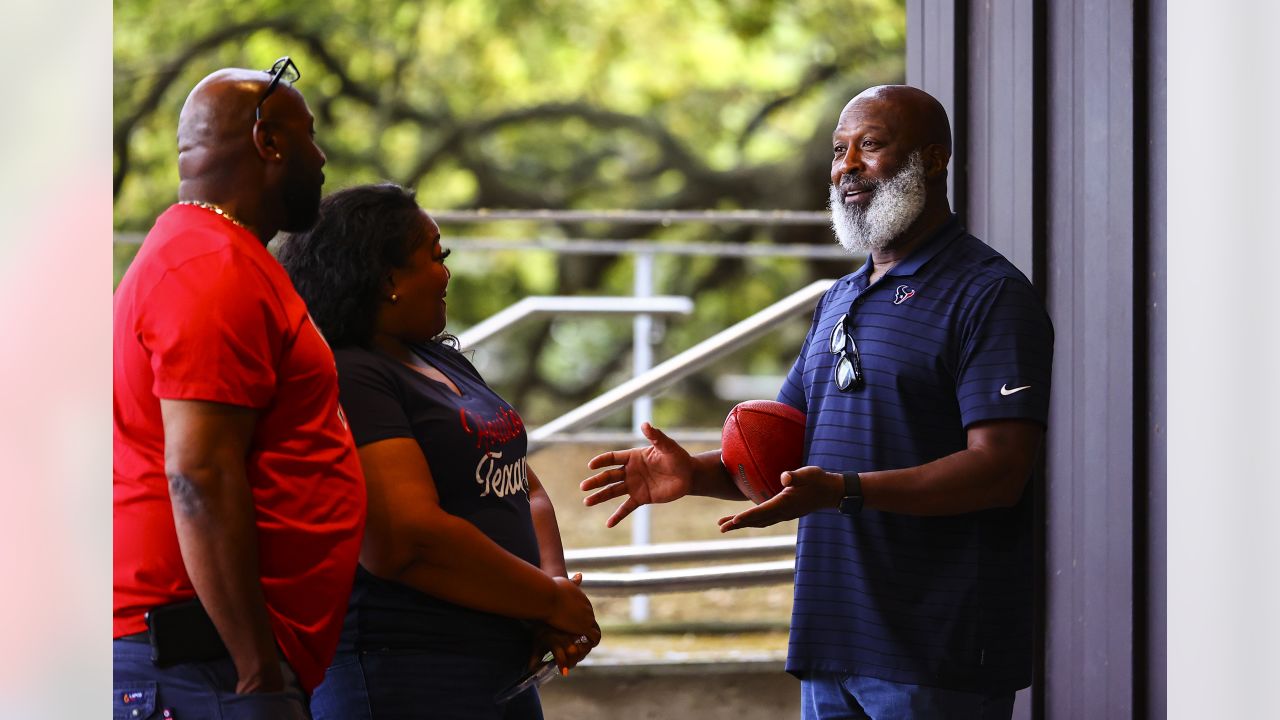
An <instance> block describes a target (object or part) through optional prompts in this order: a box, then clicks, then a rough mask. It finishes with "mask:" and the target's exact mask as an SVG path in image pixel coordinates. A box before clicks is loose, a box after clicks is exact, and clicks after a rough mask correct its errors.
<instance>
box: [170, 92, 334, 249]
mask: <svg viewBox="0 0 1280 720" xmlns="http://www.w3.org/2000/svg"><path fill="white" fill-rule="evenodd" d="M271 79H272V75H271V73H270V72H263V71H260V70H244V69H239V68H229V69H224V70H218V71H217V72H214V73H212V74H210V75H209V76H208V77H206V78H204V79H203V80H201V81H200V82H199V83H198V84H197V85H196V86H195V88H194V89H192V90H191V93H190V95H188V96H187V101H186V103H184V104H183V106H182V112H181V114H180V115H179V116H178V176H179V178H180V180H181V185H180V187H179V190H178V195H179V197H180V198H182V199H184V200H200V201H203V202H210V203H213V204H215V205H218V206H219V207H221V208H222V209H223V210H225V211H227V212H229V213H231V214H232V215H233V216H235V217H237V218H238V219H239V220H240V221H242V222H245V223H247V224H249V225H250V226H251V227H253V228H254V229H255V231H257V232H260V233H261V235H260V237H264V236H265V237H264V240H263V241H264V242H266V240H269V239H270V237H271V235H274V234H275V232H276V231H277V230H280V229H283V230H287V231H298V230H305V229H306V228H307V227H309V226H310V224H311V223H312V222H314V221H315V214H316V212H317V210H318V207H319V203H320V190H321V186H322V185H323V184H324V173H323V171H322V168H323V167H324V163H325V157H324V153H323V152H322V151H321V150H320V148H319V146H317V145H316V143H315V137H314V135H315V118H314V117H313V116H312V115H311V110H310V109H309V108H308V107H307V101H306V100H305V99H304V98H303V97H302V94H301V93H300V92H298V90H297V89H296V88H294V87H293V86H292V85H291V84H290V83H288V82H279V83H277V84H276V85H275V86H274V88H272V90H271V93H270V94H269V95H268V96H267V97H266V99H265V100H263V97H262V96H263V94H264V93H266V91H267V89H268V88H269V87H271ZM259 103H261V110H262V112H261V118H260V119H259V118H258V117H257V114H256V112H255V109H256V108H258V107H259ZM232 209H234V211H233V210H232Z"/></svg>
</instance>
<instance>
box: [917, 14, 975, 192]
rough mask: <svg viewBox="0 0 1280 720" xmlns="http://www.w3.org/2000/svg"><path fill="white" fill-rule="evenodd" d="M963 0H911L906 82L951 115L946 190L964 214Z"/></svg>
mask: <svg viewBox="0 0 1280 720" xmlns="http://www.w3.org/2000/svg"><path fill="white" fill-rule="evenodd" d="M964 5H965V2H964V0H907V84H908V85H914V86H915V87H918V88H920V89H921V90H924V91H926V92H928V93H929V94H930V95H933V96H934V97H935V98H937V99H938V102H941V103H942V106H943V107H944V108H946V109H947V115H948V116H949V117H950V118H951V145H952V148H953V150H952V153H951V167H950V169H949V171H948V173H947V191H948V192H947V194H948V196H949V197H950V198H951V207H952V209H954V210H956V211H958V212H960V213H961V217H963V216H964V215H963V210H964V197H965V194H966V190H965V177H964V176H965V154H964V148H965V140H964V138H965V123H964V114H965V108H964V103H965V88H964V76H963V73H962V68H963V67H964V57H965V42H964V40H965V30H964V25H965V17H964V12H963V10H962V8H963V7H964Z"/></svg>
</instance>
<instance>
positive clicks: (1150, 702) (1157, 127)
mask: <svg viewBox="0 0 1280 720" xmlns="http://www.w3.org/2000/svg"><path fill="white" fill-rule="evenodd" d="M1137 9H1138V17H1137V18H1136V21H1137V32H1136V40H1137V51H1138V52H1137V53H1136V55H1137V56H1138V61H1139V62H1138V65H1139V67H1138V73H1139V75H1138V77H1139V78H1140V79H1141V80H1142V81H1143V82H1142V85H1143V87H1142V92H1139V93H1138V96H1137V100H1138V102H1139V103H1140V112H1139V114H1138V122H1137V123H1136V125H1137V131H1138V132H1139V133H1142V134H1143V135H1144V136H1143V137H1141V138H1139V140H1140V141H1139V142H1137V143H1136V144H1135V146H1134V151H1135V155H1136V157H1135V160H1136V163H1135V164H1136V167H1137V169H1138V172H1139V174H1140V175H1139V181H1138V183H1137V187H1138V188H1139V197H1140V198H1141V199H1142V200H1143V201H1144V203H1143V205H1142V206H1141V207H1140V208H1139V211H1140V212H1139V216H1138V220H1139V223H1138V226H1137V232H1136V234H1137V238H1138V243H1139V249H1140V251H1141V254H1142V255H1143V257H1142V258H1140V261H1139V262H1138V264H1137V267H1138V268H1139V269H1140V270H1141V271H1142V272H1141V274H1140V275H1138V277H1139V278H1140V282H1139V283H1138V288H1137V290H1138V294H1137V296H1136V298H1135V300H1136V301H1137V304H1139V305H1140V306H1142V307H1144V308H1145V313H1144V316H1143V317H1142V318H1141V320H1142V321H1143V322H1142V323H1141V328H1140V329H1141V332H1140V333H1139V335H1138V337H1137V338H1135V341H1136V342H1137V343H1138V347H1145V348H1146V353H1145V358H1142V360H1144V362H1142V366H1141V367H1140V369H1139V372H1138V376H1139V378H1145V380H1146V381H1145V382H1140V383H1138V384H1137V385H1136V386H1135V388H1136V389H1138V390H1140V393H1141V394H1140V396H1139V397H1137V398H1136V399H1135V402H1134V405H1135V406H1136V407H1138V408H1140V409H1143V410H1145V412H1144V413H1143V414H1142V415H1141V422H1140V424H1139V428H1138V429H1139V433H1140V435H1141V439H1140V442H1141V445H1140V446H1139V450H1140V452H1139V453H1138V455H1137V457H1136V460H1137V462H1136V463H1135V477H1136V478H1137V479H1139V480H1140V481H1142V482H1143V488H1142V489H1143V490H1144V492H1142V493H1141V494H1139V496H1138V497H1139V499H1140V501H1139V503H1138V507H1137V515H1136V517H1135V520H1136V522H1135V524H1136V525H1137V526H1138V527H1139V528H1140V530H1141V531H1140V532H1139V533H1138V536H1137V540H1138V541H1139V542H1142V543H1143V545H1142V549H1141V552H1139V553H1138V564H1139V567H1140V568H1141V569H1142V572H1140V573H1139V574H1138V576H1137V577H1136V580H1137V581H1138V582H1139V584H1140V588H1139V592H1138V598H1137V602H1136V606H1137V608H1138V609H1139V610H1145V611H1146V612H1145V616H1139V618H1138V619H1137V621H1136V622H1135V628H1134V629H1135V631H1136V634H1137V635H1138V638H1137V639H1136V640H1135V643H1134V644H1135V645H1136V649H1137V650H1138V653H1139V654H1138V657H1137V667H1136V668H1135V674H1136V675H1137V677H1136V678H1135V681H1136V683H1137V686H1138V687H1137V690H1136V691H1135V692H1136V693H1137V697H1136V698H1135V703H1137V704H1138V705H1139V707H1138V708H1137V712H1136V713H1135V717H1140V718H1164V717H1166V716H1167V715H1168V709H1167V707H1166V702H1167V701H1166V693H1167V691H1168V683H1167V680H1166V676H1165V656H1166V639H1165V633H1166V618H1167V594H1166V569H1167V562H1168V553H1167V552H1166V550H1167V548H1166V540H1165V536H1166V528H1167V523H1166V511H1167V507H1168V504H1167V502H1166V500H1167V478H1168V465H1167V456H1168V442H1167V433H1166V427H1167V424H1166V420H1167V415H1166V409H1167V402H1166V392H1167V389H1168V376H1167V374H1166V370H1165V366H1166V360H1167V347H1168V342H1167V328H1168V316H1167V314H1166V311H1165V308H1166V307H1167V306H1168V303H1167V300H1168V298H1167V292H1166V278H1167V273H1166V264H1167V247H1168V245H1167V242H1166V217H1167V212H1168V205H1167V201H1166V194H1167V190H1168V182H1167V174H1166V167H1167V165H1166V158H1167V134H1166V130H1165V128H1166V120H1167V116H1166V111H1165V78H1166V77H1167V74H1168V73H1167V70H1166V68H1167V65H1166V61H1165V56H1166V53H1165V27H1166V14H1167V10H1166V4H1165V0H1148V1H1147V2H1143V3H1139V4H1138V6H1137ZM1142 451H1145V452H1142Z"/></svg>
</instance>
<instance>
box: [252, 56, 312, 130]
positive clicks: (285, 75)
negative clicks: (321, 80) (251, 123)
mask: <svg viewBox="0 0 1280 720" xmlns="http://www.w3.org/2000/svg"><path fill="white" fill-rule="evenodd" d="M263 72H266V73H268V74H270V75H271V82H270V83H268V84H267V89H266V90H263V91H262V97H260V98H258V106H257V107H256V108H254V109H253V117H254V119H255V120H261V119H262V103H264V102H266V101H267V98H269V97H271V93H273V92H275V91H276V88H277V87H279V85H280V83H281V82H285V83H287V84H289V85H292V84H294V83H296V82H298V78H300V77H302V71H301V70H298V66H297V65H294V64H293V60H292V59H290V57H289V56H288V55H285V56H284V57H282V58H280V59H279V60H277V61H276V62H275V64H274V65H272V66H271V69H270V70H264V71H263Z"/></svg>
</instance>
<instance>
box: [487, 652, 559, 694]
mask: <svg viewBox="0 0 1280 720" xmlns="http://www.w3.org/2000/svg"><path fill="white" fill-rule="evenodd" d="M559 670H560V669H559V668H558V667H557V666H556V660H555V658H554V657H553V656H552V655H551V653H547V654H546V655H543V656H542V660H541V661H539V662H538V664H537V665H535V666H533V669H532V670H530V671H529V672H527V673H525V674H524V675H521V676H520V679H519V680H516V681H515V682H514V683H512V684H511V686H510V687H508V688H507V689H505V690H503V691H502V692H500V693H498V694H497V695H495V696H494V697H493V701H494V702H495V703H497V704H499V705H502V704H505V703H508V702H510V701H511V700H513V699H514V698H515V697H516V696H517V695H519V694H520V693H523V692H525V691H527V690H528V689H529V688H536V687H541V686H542V685H543V684H545V683H546V682H547V681H548V680H550V679H551V678H554V677H556V676H557V675H559V674H560V672H559Z"/></svg>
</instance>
